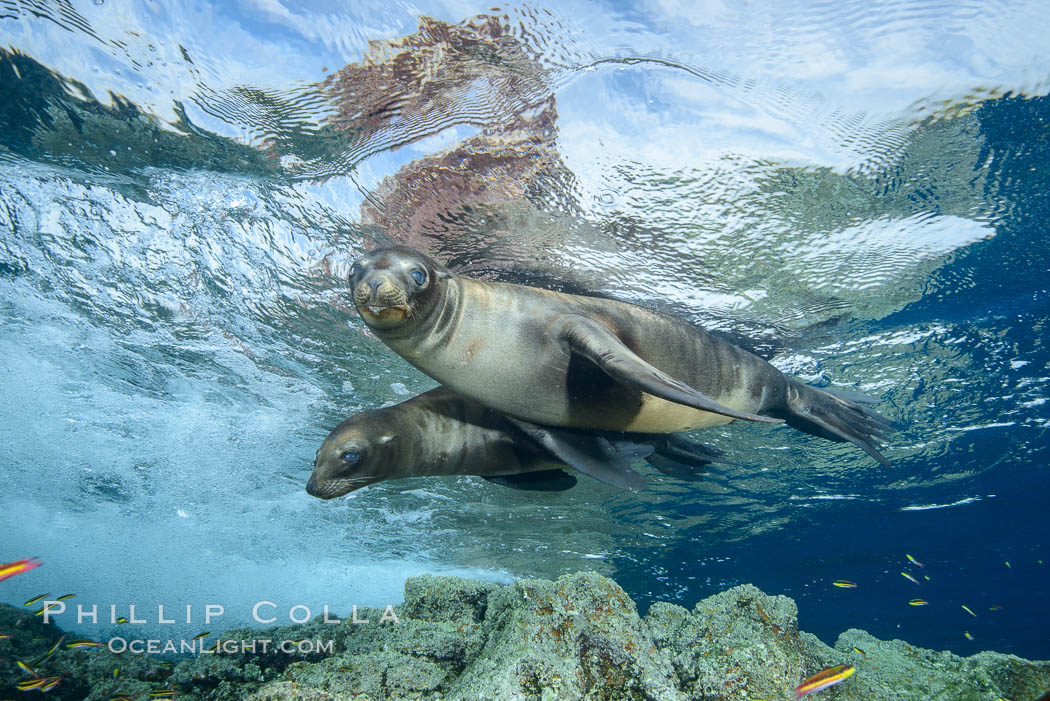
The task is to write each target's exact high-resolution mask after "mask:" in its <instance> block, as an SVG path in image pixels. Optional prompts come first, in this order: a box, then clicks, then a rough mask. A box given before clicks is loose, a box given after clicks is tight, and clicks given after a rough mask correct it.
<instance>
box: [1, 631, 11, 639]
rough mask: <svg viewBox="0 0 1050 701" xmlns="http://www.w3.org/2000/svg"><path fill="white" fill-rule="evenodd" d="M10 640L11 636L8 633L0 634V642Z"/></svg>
mask: <svg viewBox="0 0 1050 701" xmlns="http://www.w3.org/2000/svg"><path fill="white" fill-rule="evenodd" d="M10 639H11V634H10V633H0V640H10Z"/></svg>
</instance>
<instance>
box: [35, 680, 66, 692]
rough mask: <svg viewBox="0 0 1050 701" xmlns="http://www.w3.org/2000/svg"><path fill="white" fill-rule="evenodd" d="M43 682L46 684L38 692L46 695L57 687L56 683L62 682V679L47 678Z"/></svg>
mask: <svg viewBox="0 0 1050 701" xmlns="http://www.w3.org/2000/svg"><path fill="white" fill-rule="evenodd" d="M45 681H46V682H47V683H46V684H44V685H43V686H41V687H40V691H42V692H44V693H45V694H46V693H47V692H49V691H51V690H52V689H54V688H55V687H56V686H58V683H59V682H60V681H62V677H49V678H48V679H46V680H45Z"/></svg>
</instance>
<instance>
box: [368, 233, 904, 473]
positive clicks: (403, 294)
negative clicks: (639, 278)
mask: <svg viewBox="0 0 1050 701" xmlns="http://www.w3.org/2000/svg"><path fill="white" fill-rule="evenodd" d="M349 282H350V285H351V287H352V294H353V300H354V304H355V306H356V307H357V310H358V313H360V315H361V318H362V319H363V320H364V322H365V324H367V325H368V327H369V328H370V329H371V330H372V331H373V332H374V333H375V335H376V336H377V337H378V338H379V339H380V340H381V341H383V342H384V343H385V344H387V345H388V346H389V347H390V348H391V349H392V350H393V351H394V352H395V353H397V354H398V355H400V356H401V357H403V358H404V359H405V360H407V361H408V362H409V363H411V364H412V365H414V366H415V367H417V368H419V369H420V370H422V371H423V372H425V373H426V374H428V375H430V376H431V377H433V378H434V379H435V380H437V381H438V382H440V383H442V384H443V385H445V386H447V387H449V388H451V389H453V390H455V391H456V392H459V393H460V394H463V395H464V396H467V397H470V398H472V399H475V400H477V401H478V402H480V403H482V404H484V405H485V406H488V407H490V408H492V409H495V410H497V411H499V412H501V413H504V414H506V415H508V416H509V417H516V418H518V419H522V420H525V421H529V422H533V423H536V424H542V425H545V426H564V427H574V428H585V429H601V430H609V431H623V432H641V433H678V432H680V431H686V430H689V429H694V428H701V427H705V426H715V425H719V424H724V423H728V422H729V421H731V420H733V419H747V420H750V421H767V422H777V423H780V422H786V423H787V424H788V425H790V426H792V427H794V428H796V429H799V430H801V431H804V432H806V433H811V434H814V435H817V436H820V437H822V438H827V439H830V440H833V441H849V442H851V443H854V444H855V445H857V446H859V447H860V448H861V449H863V450H864V451H865V452H866V453H867V454H868V455H870V456H871V457H872V458H874V459H875V460H877V461H878V462H880V463H881V464H883V465H887V466H888V465H889V462H888V461H887V460H886V458H884V457H883V456H882V455H881V454H880V453H879V451H878V450H876V447H875V443H874V439H876V438H883V437H884V436H885V433H886V432H888V431H890V430H892V429H891V427H890V424H889V421H887V420H886V419H885V418H883V417H882V416H879V415H878V414H876V413H875V412H874V411H871V410H870V409H868V408H866V407H864V406H863V405H862V404H860V403H858V402H857V401H855V400H854V399H855V396H854V397H853V398H848V397H845V396H836V395H835V394H832V393H831V392H828V391H825V390H821V389H817V388H815V387H810V386H808V385H805V384H803V383H801V382H799V381H798V380H795V379H793V378H791V377H788V376H787V375H785V374H784V373H782V372H780V371H779V370H777V369H776V368H775V367H773V366H772V365H770V364H769V363H768V362H766V361H765V360H763V359H762V358H759V357H758V356H756V355H754V354H752V353H749V352H747V351H745V350H743V349H742V348H739V347H737V346H734V345H733V344H731V343H728V342H727V341H724V340H722V339H720V338H718V337H717V336H714V335H712V334H710V333H708V332H706V331H704V330H703V329H699V328H696V327H694V326H692V325H691V324H689V323H687V322H685V321H683V320H681V319H678V318H675V317H672V316H669V315H666V314H662V313H659V312H655V311H652V310H650V309H646V308H644V307H639V306H636V305H633V304H628V303H625V302H619V301H615V300H609V299H601V298H593V297H584V296H578V295H569V294H564V293H560V292H552V291H549V290H542V289H537V288H532V287H524V286H520V285H511V284H506V283H494V282H483V281H480V280H472V279H470V278H466V277H462V276H459V275H454V274H453V273H451V272H450V271H449V270H447V269H446V268H445V267H444V266H442V265H440V264H439V263H437V262H435V261H434V260H432V259H430V258H429V257H427V256H425V255H424V254H422V253H420V252H419V251H416V250H414V249H411V248H405V247H400V246H395V247H387V248H377V249H375V250H372V251H369V252H368V253H366V254H364V255H363V256H361V257H360V258H358V259H357V260H356V261H355V262H354V263H353V265H352V266H351V268H350V273H349Z"/></svg>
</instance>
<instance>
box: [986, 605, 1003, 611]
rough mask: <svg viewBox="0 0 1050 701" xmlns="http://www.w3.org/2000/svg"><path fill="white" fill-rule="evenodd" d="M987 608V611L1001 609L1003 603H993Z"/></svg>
mask: <svg viewBox="0 0 1050 701" xmlns="http://www.w3.org/2000/svg"><path fill="white" fill-rule="evenodd" d="M988 610H989V611H1002V610H1003V605H1002V604H995V605H994V606H989V607H988Z"/></svg>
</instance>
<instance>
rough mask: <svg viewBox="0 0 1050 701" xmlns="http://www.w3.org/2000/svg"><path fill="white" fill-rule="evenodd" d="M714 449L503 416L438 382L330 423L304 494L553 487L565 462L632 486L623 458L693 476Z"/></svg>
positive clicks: (562, 484)
mask: <svg viewBox="0 0 1050 701" xmlns="http://www.w3.org/2000/svg"><path fill="white" fill-rule="evenodd" d="M522 425H523V426H524V427H525V430H523V429H522V428H521V427H520V426H522ZM526 431H527V432H526ZM638 441H643V442H638ZM654 452H655V453H657V454H658V456H659V457H658V458H655V456H653V455H652V454H653V453H654ZM721 456H722V453H721V451H718V450H715V449H713V448H709V447H707V446H703V445H699V444H696V443H691V442H689V441H686V440H684V439H682V438H680V437H678V436H659V435H653V436H632V440H623V439H622V437H619V436H603V435H599V434H595V433H593V432H586V433H581V432H574V431H565V430H558V429H548V428H545V427H541V426H531V425H528V424H524V422H512V421H509V420H508V419H507V418H506V417H504V416H502V415H501V414H499V413H498V412H496V411H493V410H491V409H488V408H486V407H484V406H482V405H481V404H479V403H477V402H475V401H473V400H472V399H467V398H466V397H463V396H461V395H458V394H456V393H455V392H453V391H452V390H450V389H447V388H445V387H438V388H436V389H432V390H430V391H429V392H424V393H423V394H421V395H419V396H417V397H413V398H412V399H409V400H407V401H405V402H402V403H400V404H396V405H394V406H391V407H386V408H384V409H376V410H373V411H365V412H361V413H360V414H355V415H354V416H351V417H350V418H348V419H346V420H345V421H343V422H342V423H340V424H339V426H337V427H336V428H335V430H333V431H332V432H331V433H330V434H329V435H328V437H327V438H325V440H324V443H322V444H321V448H320V449H319V450H318V451H317V457H316V459H315V461H314V471H313V474H311V475H310V480H309V482H307V485H306V491H307V492H309V493H310V494H311V495H313V496H315V497H319V498H321V499H332V498H334V497H338V496H342V495H343V494H346V493H348V492H352V491H354V490H355V489H360V488H361V487H364V486H367V485H369V484H374V483H376V482H380V481H382V480H389V479H398V478H402V477H419V476H439V475H479V476H482V477H484V478H485V479H488V480H491V481H493V482H496V483H497V484H502V485H505V486H508V487H514V488H517V489H531V490H541V491H556V490H557V491H560V490H564V489H568V488H570V487H572V486H574V485H575V484H576V478H575V477H574V476H572V475H571V474H568V473H566V472H565V471H564V468H565V467H568V466H572V467H577V468H578V469H580V470H581V471H583V472H585V473H586V474H589V475H591V476H593V477H595V478H596V479H599V480H601V481H603V482H606V483H608V484H612V485H613V486H616V487H621V488H626V489H639V488H641V487H642V486H644V485H645V478H643V477H642V476H641V475H639V474H638V473H637V472H635V471H634V470H632V469H630V467H629V462H630V460H631V459H633V458H636V457H648V458H649V459H650V460H651V461H652V463H653V465H655V466H656V467H657V468H658V469H659V470H661V471H662V472H664V473H665V474H668V475H671V476H674V477H677V478H680V479H695V478H696V477H697V476H698V472H697V470H698V469H700V468H703V467H704V466H706V465H707V464H709V463H711V462H716V461H721ZM654 458H655V459H654Z"/></svg>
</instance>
